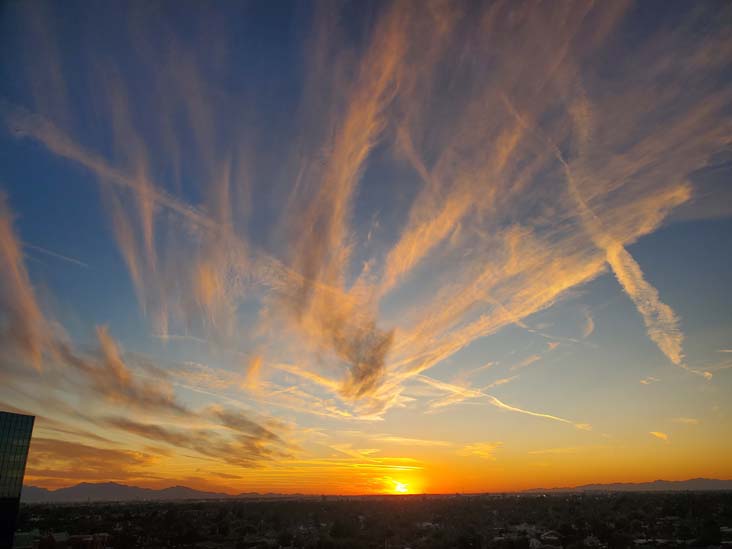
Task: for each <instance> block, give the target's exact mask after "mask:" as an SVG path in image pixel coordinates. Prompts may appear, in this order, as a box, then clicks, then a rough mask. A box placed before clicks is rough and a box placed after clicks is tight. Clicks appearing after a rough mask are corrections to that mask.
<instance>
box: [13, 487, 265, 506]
mask: <svg viewBox="0 0 732 549" xmlns="http://www.w3.org/2000/svg"><path fill="white" fill-rule="evenodd" d="M275 496H277V494H258V493H243V494H237V495H231V494H225V493H222V492H203V491H201V490H195V489H193V488H189V487H187V486H171V487H169V488H163V489H161V490H155V489H152V488H140V487H138V486H128V485H126V484H119V483H117V482H98V483H91V482H82V483H80V484H77V485H75V486H69V487H67V488H59V489H57V490H47V489H46V488H39V487H37V486H23V492H22V494H21V501H23V502H25V503H58V502H83V501H143V500H186V499H187V500H191V499H194V500H196V499H225V498H232V497H275Z"/></svg>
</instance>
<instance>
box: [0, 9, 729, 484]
mask: <svg viewBox="0 0 732 549" xmlns="http://www.w3.org/2000/svg"><path fill="white" fill-rule="evenodd" d="M0 14H1V15H0V154H2V161H0V408H2V409H3V410H8V411H11V412H19V413H26V414H32V415H34V416H36V423H35V428H34V429H35V430H34V437H33V440H32V443H31V450H30V455H29V459H28V466H27V470H26V484H32V485H36V486H40V487H44V488H49V489H55V488H59V487H65V486H71V485H74V484H77V483H79V482H107V481H114V482H121V483H125V484H130V485H136V486H143V487H149V488H162V487H167V486H170V485H177V484H181V485H186V486H191V487H192V488H196V489H199V490H206V491H215V492H226V493H241V492H263V493H265V492H278V493H302V494H344V495H348V494H400V493H401V494H415V493H455V492H460V493H478V492H506V491H520V490H524V489H531V488H538V487H547V488H550V487H559V486H575V485H583V484H595V483H610V482H646V481H652V480H655V479H659V478H662V479H666V480H685V479H689V478H696V477H708V478H719V479H732V459H730V458H732V441H730V437H729V436H728V434H727V433H729V432H730V431H732V415H731V414H732V399H731V398H729V397H730V394H731V393H732V336H731V334H732V314H731V313H732V296H731V295H730V292H729V290H728V286H729V283H730V272H732V258H731V256H730V254H729V244H728V240H729V237H730V235H732V191H731V189H730V184H729V181H730V171H731V170H730V169H731V168H732V148H731V147H732V112H731V109H730V105H732V73H731V72H730V64H729V60H730V59H732V41H731V40H730V39H729V30H730V28H731V27H732V9H731V8H730V6H729V5H727V4H724V3H722V2H708V3H700V4H693V5H692V4H686V3H681V2H679V3H674V2H672V3H660V2H644V3H632V2H612V3H598V4H592V3H586V2H576V3H572V2H566V3H561V4H550V3H545V4H533V3H528V2H527V3H523V2H521V3H517V2H506V3H502V2H490V3H469V2H465V3H463V2H438V1H435V2H365V3H360V2H358V3H327V2H323V3H319V4H312V5H311V4H298V3H284V2H283V3H276V5H271V3H266V2H253V3H251V4H247V5H237V4H233V3H232V4H226V5H214V4H187V3H173V2H170V3H167V2H161V3H156V4H154V5H145V4H141V3H138V4H135V3H132V4H129V5H125V4H114V5H112V4H92V3H84V2H68V3H64V4H63V5H60V4H57V3H52V2H34V3H12V4H11V3H7V4H5V5H4V6H3V7H2V11H1V12H0Z"/></svg>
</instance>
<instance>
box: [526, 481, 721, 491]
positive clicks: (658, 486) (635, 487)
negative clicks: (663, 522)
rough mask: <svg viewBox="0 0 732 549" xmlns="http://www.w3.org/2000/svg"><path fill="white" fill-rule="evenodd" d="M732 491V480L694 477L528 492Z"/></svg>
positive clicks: (536, 489) (542, 489)
mask: <svg viewBox="0 0 732 549" xmlns="http://www.w3.org/2000/svg"><path fill="white" fill-rule="evenodd" d="M712 490H730V491H732V480H718V479H713V478H692V479H689V480H654V481H653V482H635V483H634V482H615V483H612V484H585V485H583V486H574V487H566V488H534V489H533V490H526V492H538V493H542V492H546V493H551V492H687V491H695V492H705V491H712Z"/></svg>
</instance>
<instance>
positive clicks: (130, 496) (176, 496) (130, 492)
mask: <svg viewBox="0 0 732 549" xmlns="http://www.w3.org/2000/svg"><path fill="white" fill-rule="evenodd" d="M718 490H729V491H732V480H719V479H710V478H694V479H689V480H654V481H653V482H638V483H632V482H616V483H611V484H585V485H582V486H573V487H561V488H533V489H531V490H524V493H553V492H554V493H556V492H684V491H696V492H705V491H718ZM301 495H302V494H275V493H267V494H260V493H258V492H243V493H240V494H225V493H223V492H204V491H201V490H195V489H194V488H189V487H187V486H170V487H169V488H163V489H160V490H156V489H153V488H140V487H138V486H129V485H127V484H120V483H117V482H97V483H93V482H82V483H80V484H77V485H75V486H69V487H67V488H58V489H57V490H47V489H46V488H39V487H37V486H23V492H22V494H21V501H23V502H24V503H62V502H68V503H73V502H85V501H146V500H147V501H175V500H203V499H234V498H292V497H299V496H301Z"/></svg>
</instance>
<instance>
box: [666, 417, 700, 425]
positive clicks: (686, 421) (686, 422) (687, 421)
mask: <svg viewBox="0 0 732 549" xmlns="http://www.w3.org/2000/svg"><path fill="white" fill-rule="evenodd" d="M672 421H673V422H674V423H681V424H682V425H699V420H698V419H696V418H693V417H675V418H673V420H672Z"/></svg>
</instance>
